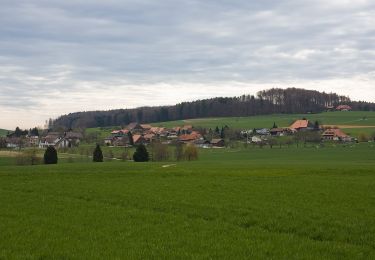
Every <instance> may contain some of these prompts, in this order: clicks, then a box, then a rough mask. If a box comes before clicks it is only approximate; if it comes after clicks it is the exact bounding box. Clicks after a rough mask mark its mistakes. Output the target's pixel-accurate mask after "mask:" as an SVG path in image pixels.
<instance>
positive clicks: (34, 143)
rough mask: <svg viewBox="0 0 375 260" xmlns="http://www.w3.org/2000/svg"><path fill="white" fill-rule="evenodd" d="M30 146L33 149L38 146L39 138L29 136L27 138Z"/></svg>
mask: <svg viewBox="0 0 375 260" xmlns="http://www.w3.org/2000/svg"><path fill="white" fill-rule="evenodd" d="M26 139H27V142H28V145H29V146H31V147H35V146H38V144H39V136H27V137H26Z"/></svg>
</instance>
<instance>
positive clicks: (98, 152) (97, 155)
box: [92, 144, 103, 162]
mask: <svg viewBox="0 0 375 260" xmlns="http://www.w3.org/2000/svg"><path fill="white" fill-rule="evenodd" d="M92 158H93V161H94V162H103V152H102V149H100V145H99V144H97V145H96V147H95V150H94V153H93V157H92Z"/></svg>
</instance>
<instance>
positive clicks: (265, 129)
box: [255, 128, 270, 135]
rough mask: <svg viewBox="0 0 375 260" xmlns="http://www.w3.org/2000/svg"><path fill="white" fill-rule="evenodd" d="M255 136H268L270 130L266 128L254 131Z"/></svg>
mask: <svg viewBox="0 0 375 260" xmlns="http://www.w3.org/2000/svg"><path fill="white" fill-rule="evenodd" d="M255 133H256V134H257V135H270V130H269V129H268V128H261V129H255Z"/></svg>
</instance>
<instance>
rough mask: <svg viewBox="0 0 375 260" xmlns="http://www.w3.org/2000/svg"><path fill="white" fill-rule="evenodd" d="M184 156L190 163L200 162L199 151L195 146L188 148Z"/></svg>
mask: <svg viewBox="0 0 375 260" xmlns="http://www.w3.org/2000/svg"><path fill="white" fill-rule="evenodd" d="M184 154H185V158H186V160H188V161H194V160H198V149H197V147H195V146H194V145H188V146H186V148H185V153H184Z"/></svg>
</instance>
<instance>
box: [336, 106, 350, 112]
mask: <svg viewBox="0 0 375 260" xmlns="http://www.w3.org/2000/svg"><path fill="white" fill-rule="evenodd" d="M336 110H338V111H351V110H352V107H351V106H348V105H339V106H338V107H336Z"/></svg>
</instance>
